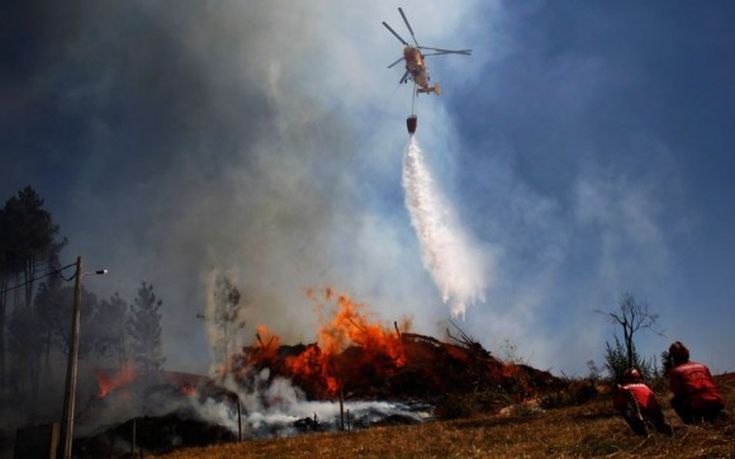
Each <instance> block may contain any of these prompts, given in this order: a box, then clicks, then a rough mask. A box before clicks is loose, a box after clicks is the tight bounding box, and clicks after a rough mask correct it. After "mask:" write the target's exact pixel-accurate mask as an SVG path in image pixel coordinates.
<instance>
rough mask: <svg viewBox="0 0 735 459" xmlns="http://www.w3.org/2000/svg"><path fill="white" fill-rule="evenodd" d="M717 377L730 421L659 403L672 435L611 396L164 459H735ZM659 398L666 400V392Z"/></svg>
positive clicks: (734, 393)
mask: <svg viewBox="0 0 735 459" xmlns="http://www.w3.org/2000/svg"><path fill="white" fill-rule="evenodd" d="M718 379H719V384H720V388H721V389H722V392H723V395H724V397H725V402H726V404H727V407H728V413H729V415H730V418H729V419H728V420H727V421H725V422H722V423H719V424H717V425H705V426H687V425H684V424H682V423H681V422H680V421H679V419H678V418H677V417H676V415H675V413H674V412H673V411H672V410H671V408H669V407H668V403H664V405H665V406H666V407H667V408H666V409H665V414H666V417H667V419H668V420H669V421H670V422H671V424H672V426H673V427H674V436H673V438H668V437H665V436H662V435H659V434H653V435H651V436H649V437H648V438H642V437H638V436H636V435H633V434H632V433H631V432H630V431H629V430H628V427H627V425H626V424H625V423H624V421H623V420H622V419H621V418H619V417H617V416H616V415H615V414H614V412H613V410H612V408H611V402H610V398H609V397H606V396H600V397H597V398H595V399H593V400H592V401H590V402H588V403H586V404H584V405H581V406H574V407H567V408H559V409H552V410H547V411H544V412H540V413H537V414H520V415H515V416H510V417H499V416H481V417H474V418H471V419H461V420H454V421H443V422H433V423H427V424H423V425H416V426H399V427H379V428H372V429H367V430H364V431H360V432H355V433H352V434H312V435H304V436H300V437H294V438H287V439H277V440H256V441H248V442H243V443H230V444H224V445H216V446H210V447H206V448H191V449H184V450H179V451H176V452H174V453H172V454H169V455H167V456H166V457H168V458H180V459H189V458H228V457H317V456H318V457H358V456H359V457H542V456H571V457H593V456H605V457H631V456H637V457H735V410H734V409H733V408H735V373H730V374H726V375H722V376H720V377H719V378H718ZM660 397H661V398H663V400H668V398H669V397H670V394H662V395H661V396H660Z"/></svg>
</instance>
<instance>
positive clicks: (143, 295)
mask: <svg viewBox="0 0 735 459" xmlns="http://www.w3.org/2000/svg"><path fill="white" fill-rule="evenodd" d="M162 304H163V302H162V301H161V300H159V299H157V298H156V295H155V294H154V293H153V285H149V284H146V283H145V282H142V283H141V286H140V288H139V289H138V296H137V297H136V298H135V300H134V301H133V304H132V305H130V316H129V317H128V320H127V331H128V343H129V346H130V357H131V358H132V359H133V360H134V361H135V364H136V367H137V368H138V370H140V371H142V372H144V373H146V372H151V371H156V370H160V369H161V367H162V366H163V363H164V362H165V361H166V359H165V358H164V357H163V354H162V351H161V312H160V309H161V305H162Z"/></svg>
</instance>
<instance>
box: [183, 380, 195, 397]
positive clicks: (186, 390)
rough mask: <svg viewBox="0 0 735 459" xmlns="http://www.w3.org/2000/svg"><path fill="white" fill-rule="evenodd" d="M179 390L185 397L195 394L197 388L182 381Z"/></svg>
mask: <svg viewBox="0 0 735 459" xmlns="http://www.w3.org/2000/svg"><path fill="white" fill-rule="evenodd" d="M179 392H181V394H182V395H186V396H187V397H196V396H197V388H196V387H194V386H193V385H191V384H189V383H184V384H182V385H181V386H179Z"/></svg>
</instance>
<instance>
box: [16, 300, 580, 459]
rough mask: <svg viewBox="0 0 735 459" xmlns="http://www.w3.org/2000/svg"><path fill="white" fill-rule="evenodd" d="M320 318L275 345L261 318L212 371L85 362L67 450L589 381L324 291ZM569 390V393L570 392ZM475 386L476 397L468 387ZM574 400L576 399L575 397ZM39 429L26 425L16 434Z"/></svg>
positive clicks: (554, 391)
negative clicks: (425, 331) (248, 338)
mask: <svg viewBox="0 0 735 459" xmlns="http://www.w3.org/2000/svg"><path fill="white" fill-rule="evenodd" d="M308 297H309V298H310V299H311V301H314V302H315V305H316V307H315V309H316V310H318V311H319V313H320V314H321V316H322V317H321V325H320V328H319V329H318V330H317V331H316V333H315V334H316V341H315V342H313V343H309V344H291V345H290V344H285V343H282V342H281V340H280V339H279V337H278V336H277V335H276V334H275V333H274V332H273V331H271V330H269V329H268V328H267V327H266V326H265V325H260V326H258V327H257V332H256V334H255V337H253V340H252V343H251V344H249V345H247V346H244V347H242V348H241V349H238V350H236V351H235V352H233V353H231V354H230V355H229V356H228V358H226V359H224V361H222V362H221V363H220V365H219V367H218V368H216V369H215V371H214V372H213V374H212V375H209V376H204V375H194V374H184V373H176V372H170V371H161V370H157V371H145V370H143V369H140V368H136V367H135V366H134V364H133V363H129V364H127V365H125V366H123V367H122V368H121V369H119V370H114V371H113V370H106V369H94V370H93V371H92V372H91V373H90V375H91V376H92V377H93V381H87V380H81V381H80V383H81V390H80V391H79V396H78V405H77V420H76V423H77V426H76V436H77V439H76V440H75V442H74V455H75V456H76V457H82V458H83V457H111V456H114V455H125V454H129V453H130V451H131V450H132V449H133V448H135V449H136V450H137V451H141V452H147V453H161V452H166V451H169V450H171V449H173V448H175V447H181V446H192V445H208V444H213V443H217V442H225V441H233V440H238V439H240V440H247V439H252V438H265V437H278V436H289V435H295V434H299V433H304V432H313V431H329V430H334V431H337V430H349V431H353V430H358V429H364V428H367V427H370V426H375V425H393V424H413V423H421V422H425V421H430V420H433V419H435V418H437V417H440V418H452V417H457V416H462V415H463V414H465V413H463V412H462V403H461V400H462V399H463V398H466V397H468V396H470V395H474V396H475V399H476V400H479V403H481V404H482V408H483V410H486V411H488V412H498V411H500V410H501V409H503V408H506V407H509V406H520V405H518V404H524V403H525V405H523V406H526V407H531V408H529V409H542V408H543V407H544V406H545V405H554V404H558V403H559V401H560V400H562V399H565V398H566V399H570V397H576V398H577V400H578V401H579V400H580V397H579V392H580V390H581V391H585V390H586V391H587V392H588V393H589V396H591V395H593V393H594V388H592V387H584V388H580V387H571V388H570V384H569V383H568V382H566V381H565V380H562V379H560V378H558V377H555V376H552V375H551V374H550V373H548V372H545V371H539V370H536V369H534V368H532V367H530V366H527V365H523V364H517V363H513V362H503V361H501V360H499V359H498V358H496V357H494V356H493V355H492V354H491V353H490V352H488V351H487V350H486V349H484V348H483V347H482V346H481V345H480V344H479V343H478V342H477V341H475V340H474V339H472V338H471V337H469V336H467V335H466V334H465V333H464V332H463V331H462V330H461V328H460V327H459V326H457V325H456V324H454V323H452V324H451V325H450V326H451V327H452V328H451V329H447V330H446V336H445V339H443V340H439V339H436V338H434V337H431V336H424V335H419V334H415V333H412V332H411V329H410V323H409V321H406V320H404V321H402V322H401V323H399V322H397V321H396V322H393V324H392V325H385V324H382V323H381V322H380V320H379V318H376V317H373V315H372V314H371V311H370V310H369V308H368V307H367V306H365V305H362V304H359V303H357V302H356V301H353V300H352V299H351V298H350V297H349V296H348V295H346V294H338V293H336V292H335V291H333V290H332V289H331V288H324V289H320V290H310V291H309V292H308ZM570 390H571V391H572V392H574V393H575V394H573V393H572V392H570ZM478 394H479V397H477V395H478ZM583 399H584V397H583V398H582V401H583ZM33 435H35V436H36V437H38V436H39V435H41V436H42V435H43V431H41V432H40V433H39V431H38V429H36V431H35V432H34V431H33V429H27V431H26V432H24V433H23V434H19V435H18V439H17V442H19V444H16V451H18V448H29V446H28V445H27V444H26V442H27V441H29V440H27V438H32V437H33Z"/></svg>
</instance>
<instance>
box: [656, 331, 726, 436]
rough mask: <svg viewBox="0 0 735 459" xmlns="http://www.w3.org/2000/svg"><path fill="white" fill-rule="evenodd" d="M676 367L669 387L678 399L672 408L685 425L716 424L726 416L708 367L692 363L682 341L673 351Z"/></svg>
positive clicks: (674, 345)
mask: <svg viewBox="0 0 735 459" xmlns="http://www.w3.org/2000/svg"><path fill="white" fill-rule="evenodd" d="M669 358H670V359H671V362H672V365H673V367H672V368H671V369H670V370H669V385H670V387H671V392H672V393H673V394H674V397H673V398H672V399H671V406H672V407H673V408H674V411H676V414H678V415H679V417H680V418H681V420H682V421H684V423H685V424H690V423H692V422H697V421H702V420H704V421H714V420H715V419H717V418H719V417H722V416H725V413H724V412H723V409H724V408H725V404H724V403H723V402H722V396H721V395H720V390H719V389H718V388H717V384H716V383H715V380H714V379H713V378H712V375H711V374H710V372H709V368H707V366H705V365H703V364H701V363H697V362H690V361H689V349H687V347H686V346H684V344H683V343H682V342H681V341H676V342H675V343H674V344H672V345H671V346H670V347H669Z"/></svg>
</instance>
